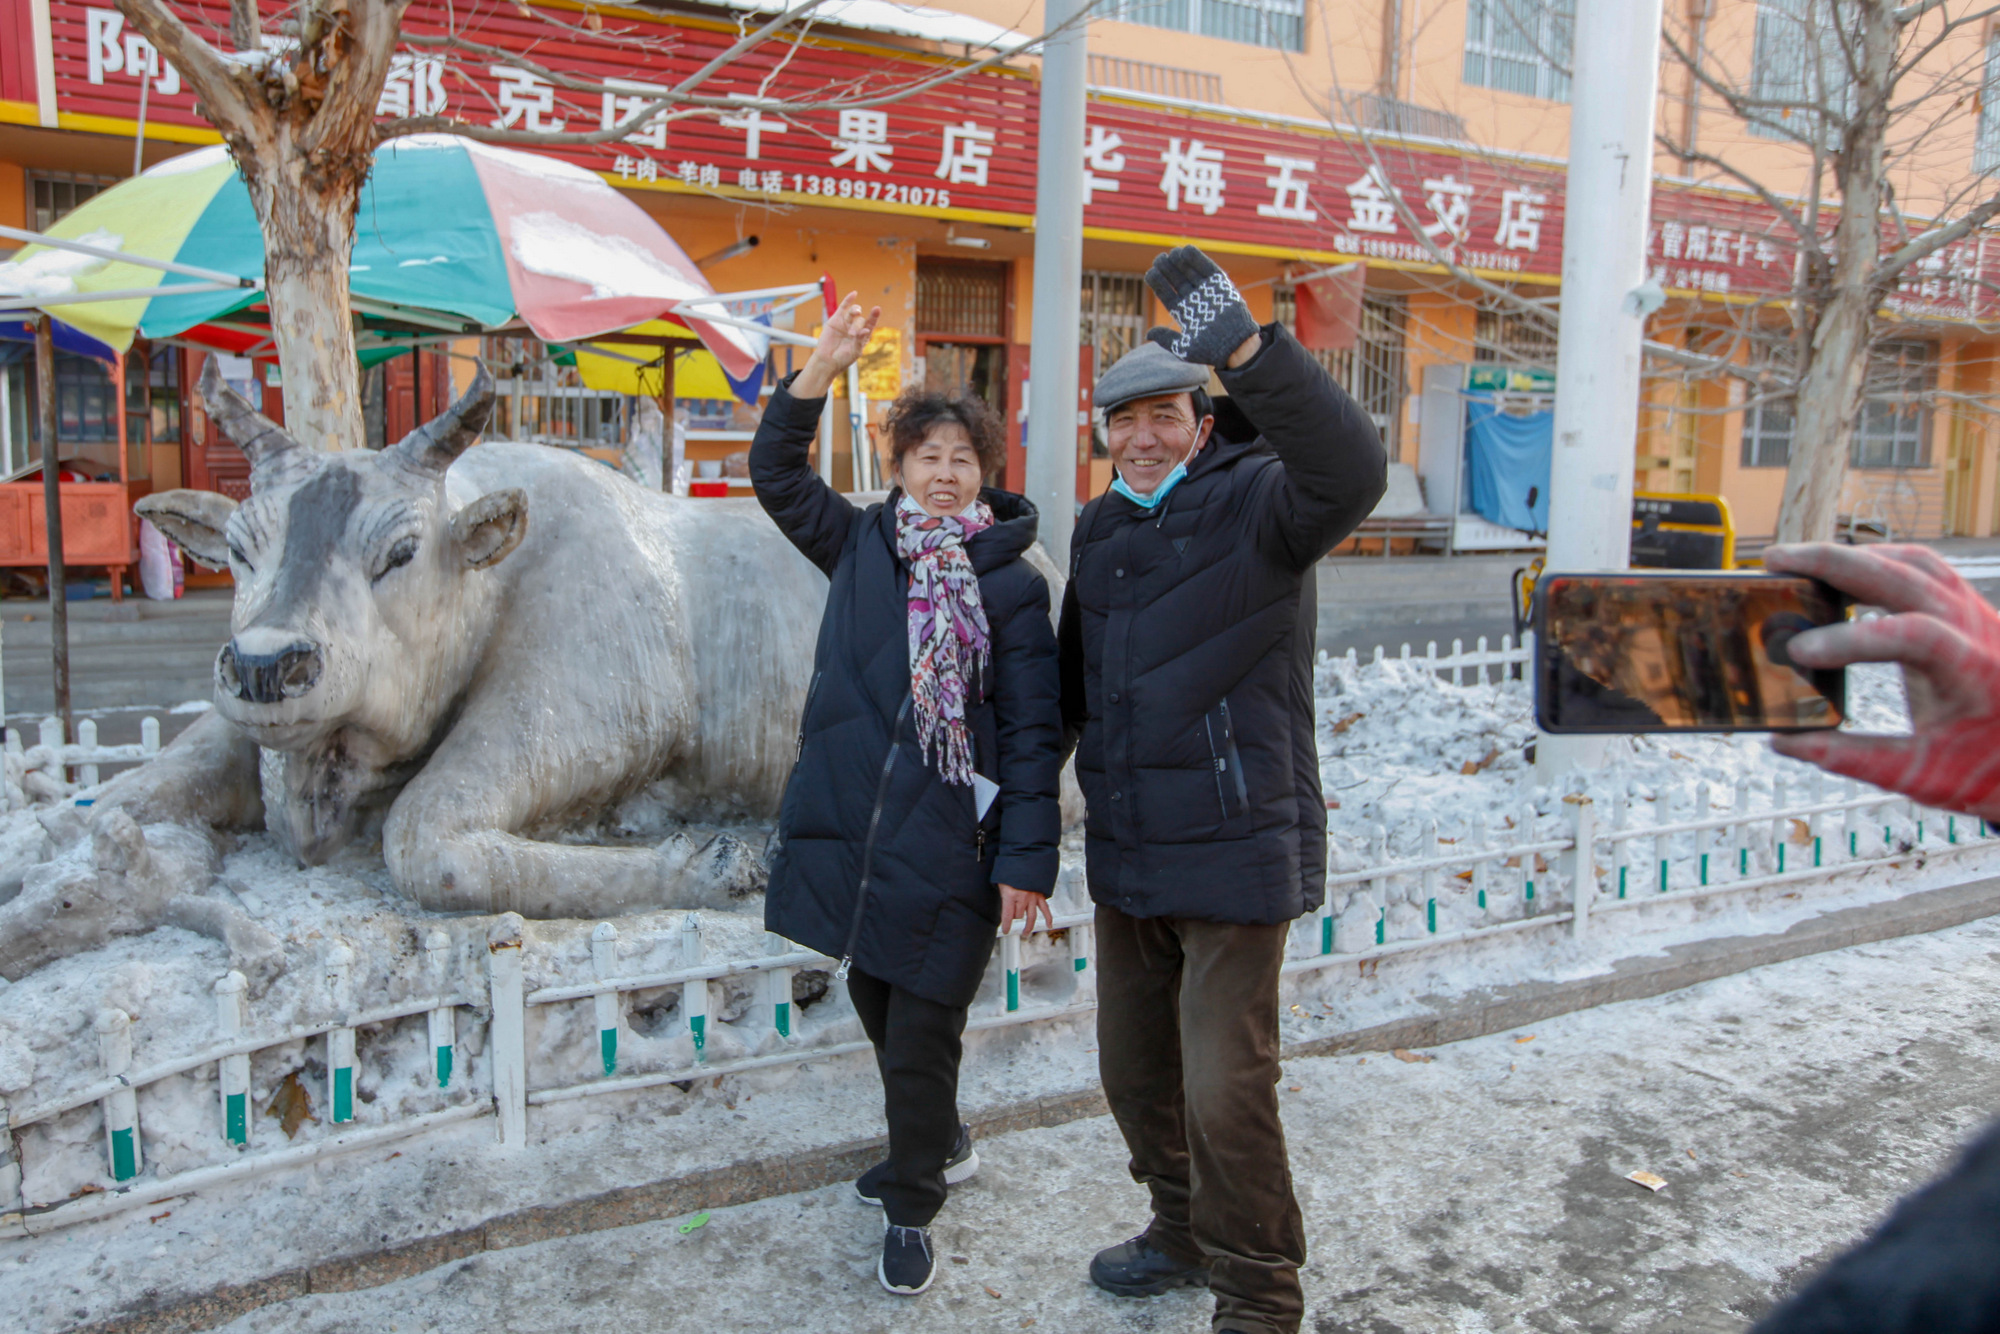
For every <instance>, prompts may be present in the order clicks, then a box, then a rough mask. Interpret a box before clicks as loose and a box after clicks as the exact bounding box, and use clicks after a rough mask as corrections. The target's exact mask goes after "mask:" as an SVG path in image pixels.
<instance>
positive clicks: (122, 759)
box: [0, 717, 160, 809]
mask: <svg viewBox="0 0 2000 1334" xmlns="http://www.w3.org/2000/svg"><path fill="white" fill-rule="evenodd" d="M159 753H160V720H159V719H158V718H152V717H148V718H143V719H141V720H140V722H139V742H138V744H137V745H124V746H100V745H99V744H98V743H97V724H96V722H95V721H93V720H91V719H89V718H86V719H84V720H83V721H82V722H80V723H78V724H77V725H76V740H75V741H74V742H70V741H66V740H65V739H64V736H63V724H62V719H60V718H54V717H49V718H44V719H42V721H41V723H40V725H39V727H38V728H37V739H36V742H35V744H34V745H33V746H29V745H28V744H27V743H26V742H24V741H23V740H22V739H21V729H20V728H18V727H9V728H8V729H7V748H6V764H7V779H8V782H7V784H5V785H0V809H5V808H6V807H7V806H8V805H11V803H12V801H13V796H12V794H11V792H10V791H9V789H10V788H20V789H21V790H22V791H23V792H27V791H28V790H29V783H28V775H29V774H37V775H40V776H41V777H42V778H43V779H44V780H45V781H44V782H43V783H42V784H41V785H40V787H41V790H42V792H43V794H44V795H53V794H55V793H58V792H65V791H69V790H70V789H71V786H72V785H71V782H70V779H69V777H68V774H69V771H71V770H74V771H75V772H76V779H75V783H74V788H75V789H76V790H80V791H84V792H88V791H89V790H90V789H91V788H94V787H96V786H97V784H98V781H99V773H98V766H100V765H106V764H137V763H139V762H140V761H142V760H150V759H151V758H153V756H155V755H157V754H159ZM85 801H86V803H87V802H88V798H85Z"/></svg>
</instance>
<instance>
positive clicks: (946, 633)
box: [896, 496, 993, 785]
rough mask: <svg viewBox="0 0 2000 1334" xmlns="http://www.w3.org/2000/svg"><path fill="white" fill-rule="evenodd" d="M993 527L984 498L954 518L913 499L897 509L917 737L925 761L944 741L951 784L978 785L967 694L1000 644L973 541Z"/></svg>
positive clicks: (943, 765) (941, 758)
mask: <svg viewBox="0 0 2000 1334" xmlns="http://www.w3.org/2000/svg"><path fill="white" fill-rule="evenodd" d="M992 526H993V511H992V509H991V508H989V507H988V506H987V504H986V502H984V501H980V502H978V503H977V504H975V505H974V506H973V507H972V508H971V509H969V510H967V511H966V512H965V513H964V514H961V515H957V516H946V517H939V516H937V515H933V514H928V513H926V512H925V511H924V508H923V507H922V506H921V505H919V504H917V502H916V501H914V500H912V499H910V498H909V497H908V496H904V497H903V499H902V501H901V503H899V504H898V505H897V507H896V552H897V554H898V555H900V556H901V557H902V558H903V560H904V561H905V562H906V563H907V564H908V565H909V567H910V702H911V705H912V707H913V708H914V709H915V710H916V715H917V740H918V745H919V746H920V747H921V749H922V751H923V754H924V756H925V758H929V756H930V750H931V744H932V742H933V741H935V742H936V743H937V764H938V771H939V772H940V773H942V774H943V775H944V780H945V782H947V783H965V784H968V785H969V784H970V783H971V782H972V734H971V733H970V732H969V731H967V730H966V725H965V704H966V696H967V694H968V693H969V691H970V690H971V686H972V675H973V673H974V672H975V671H977V670H979V669H981V668H983V667H985V665H986V663H987V660H988V658H989V656H990V654H991V652H992V643H991V641H990V640H989V639H988V637H987V626H986V608H985V607H984V606H983V605H982V604H981V603H980V601H979V576H978V575H977V574H975V573H973V569H972V560H971V558H970V557H969V556H967V555H966V554H965V541H966V539H967V538H969V537H971V536H972V535H973V534H974V533H976V532H978V531H980V530H981V529H982V528H990V527H992Z"/></svg>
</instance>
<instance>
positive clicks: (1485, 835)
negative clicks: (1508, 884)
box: [1472, 811, 1493, 919]
mask: <svg viewBox="0 0 2000 1334" xmlns="http://www.w3.org/2000/svg"><path fill="white" fill-rule="evenodd" d="M1472 847H1473V850H1474V851H1475V852H1486V851H1489V850H1490V849H1491V848H1492V847H1493V831H1492V829H1491V827H1490V826H1489V825H1488V824H1487V823H1486V812H1484V811H1481V812H1479V813H1478V814H1477V815H1474V816H1473V817H1472ZM1492 867H1493V864H1492V863H1491V862H1489V861H1477V862H1474V863H1473V864H1472V897H1473V901H1474V902H1475V903H1477V904H1478V905H1479V915H1480V917H1481V918H1482V919H1483V918H1484V917H1485V916H1486V913H1487V911H1488V905H1487V902H1486V884H1487V881H1489V880H1490V879H1492V876H1493V870H1492Z"/></svg>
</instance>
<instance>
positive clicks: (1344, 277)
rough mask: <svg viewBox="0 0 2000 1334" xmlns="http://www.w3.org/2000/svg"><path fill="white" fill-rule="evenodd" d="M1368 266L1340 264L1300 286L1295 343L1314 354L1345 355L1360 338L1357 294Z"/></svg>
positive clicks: (1359, 298) (1365, 276) (1365, 281)
mask: <svg viewBox="0 0 2000 1334" xmlns="http://www.w3.org/2000/svg"><path fill="white" fill-rule="evenodd" d="M1367 280H1368V266H1367V265H1365V264H1362V263H1360V262H1359V261H1356V262H1355V263H1353V264H1343V265H1342V266H1341V267H1339V268H1337V269H1330V270H1327V271H1325V272H1322V273H1317V274H1314V275H1313V276H1312V277H1310V278H1307V279H1305V280H1304V281H1302V282H1300V283H1299V284H1298V286H1297V287H1296V288H1294V289H1293V290H1294V295H1295V296H1296V299H1297V301H1298V312H1299V315H1298V339H1299V342H1301V343H1302V344H1304V345H1305V346H1306V347H1308V348H1311V349H1312V350H1313V351H1315V352H1345V351H1347V350H1348V349H1350V348H1352V347H1353V346H1354V344H1355V342H1356V340H1358V339H1359V338H1360V336H1361V291H1362V288H1363V287H1364V286H1365V285H1366V284H1367Z"/></svg>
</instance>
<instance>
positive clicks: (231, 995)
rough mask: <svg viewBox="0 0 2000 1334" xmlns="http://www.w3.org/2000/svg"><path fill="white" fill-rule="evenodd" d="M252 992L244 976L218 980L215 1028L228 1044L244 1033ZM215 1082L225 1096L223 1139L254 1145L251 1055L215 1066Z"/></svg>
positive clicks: (226, 975) (227, 1059) (243, 1054)
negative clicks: (246, 1004)
mask: <svg viewBox="0 0 2000 1334" xmlns="http://www.w3.org/2000/svg"><path fill="white" fill-rule="evenodd" d="M248 988H249V983H248V982H247V981H245V979H244V977H243V974H241V973H239V972H237V971H235V970H234V969H231V970H230V971H229V972H227V973H224V974H223V975H222V976H221V977H219V978H217V979H216V980H215V1027H216V1031H217V1032H218V1033H220V1034H221V1035H222V1038H223V1040H224V1041H225V1042H226V1041H228V1040H229V1039H230V1038H233V1037H235V1036H237V1035H238V1034H239V1033H241V1032H242V1031H243V1019H244V1015H243V996H244V992H245V991H247V990H248ZM215 1076H216V1079H215V1082H216V1084H217V1085H218V1087H219V1089H220V1091H221V1095H222V1138H223V1139H224V1140H226V1141H227V1142H229V1143H231V1144H235V1145H237V1146H239V1147H240V1146H243V1145H246V1144H248V1143H249V1142H250V1054H249V1053H248V1052H239V1053H238V1054H237V1055H234V1056H225V1057H223V1058H222V1059H221V1060H219V1061H217V1062H216V1063H215Z"/></svg>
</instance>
